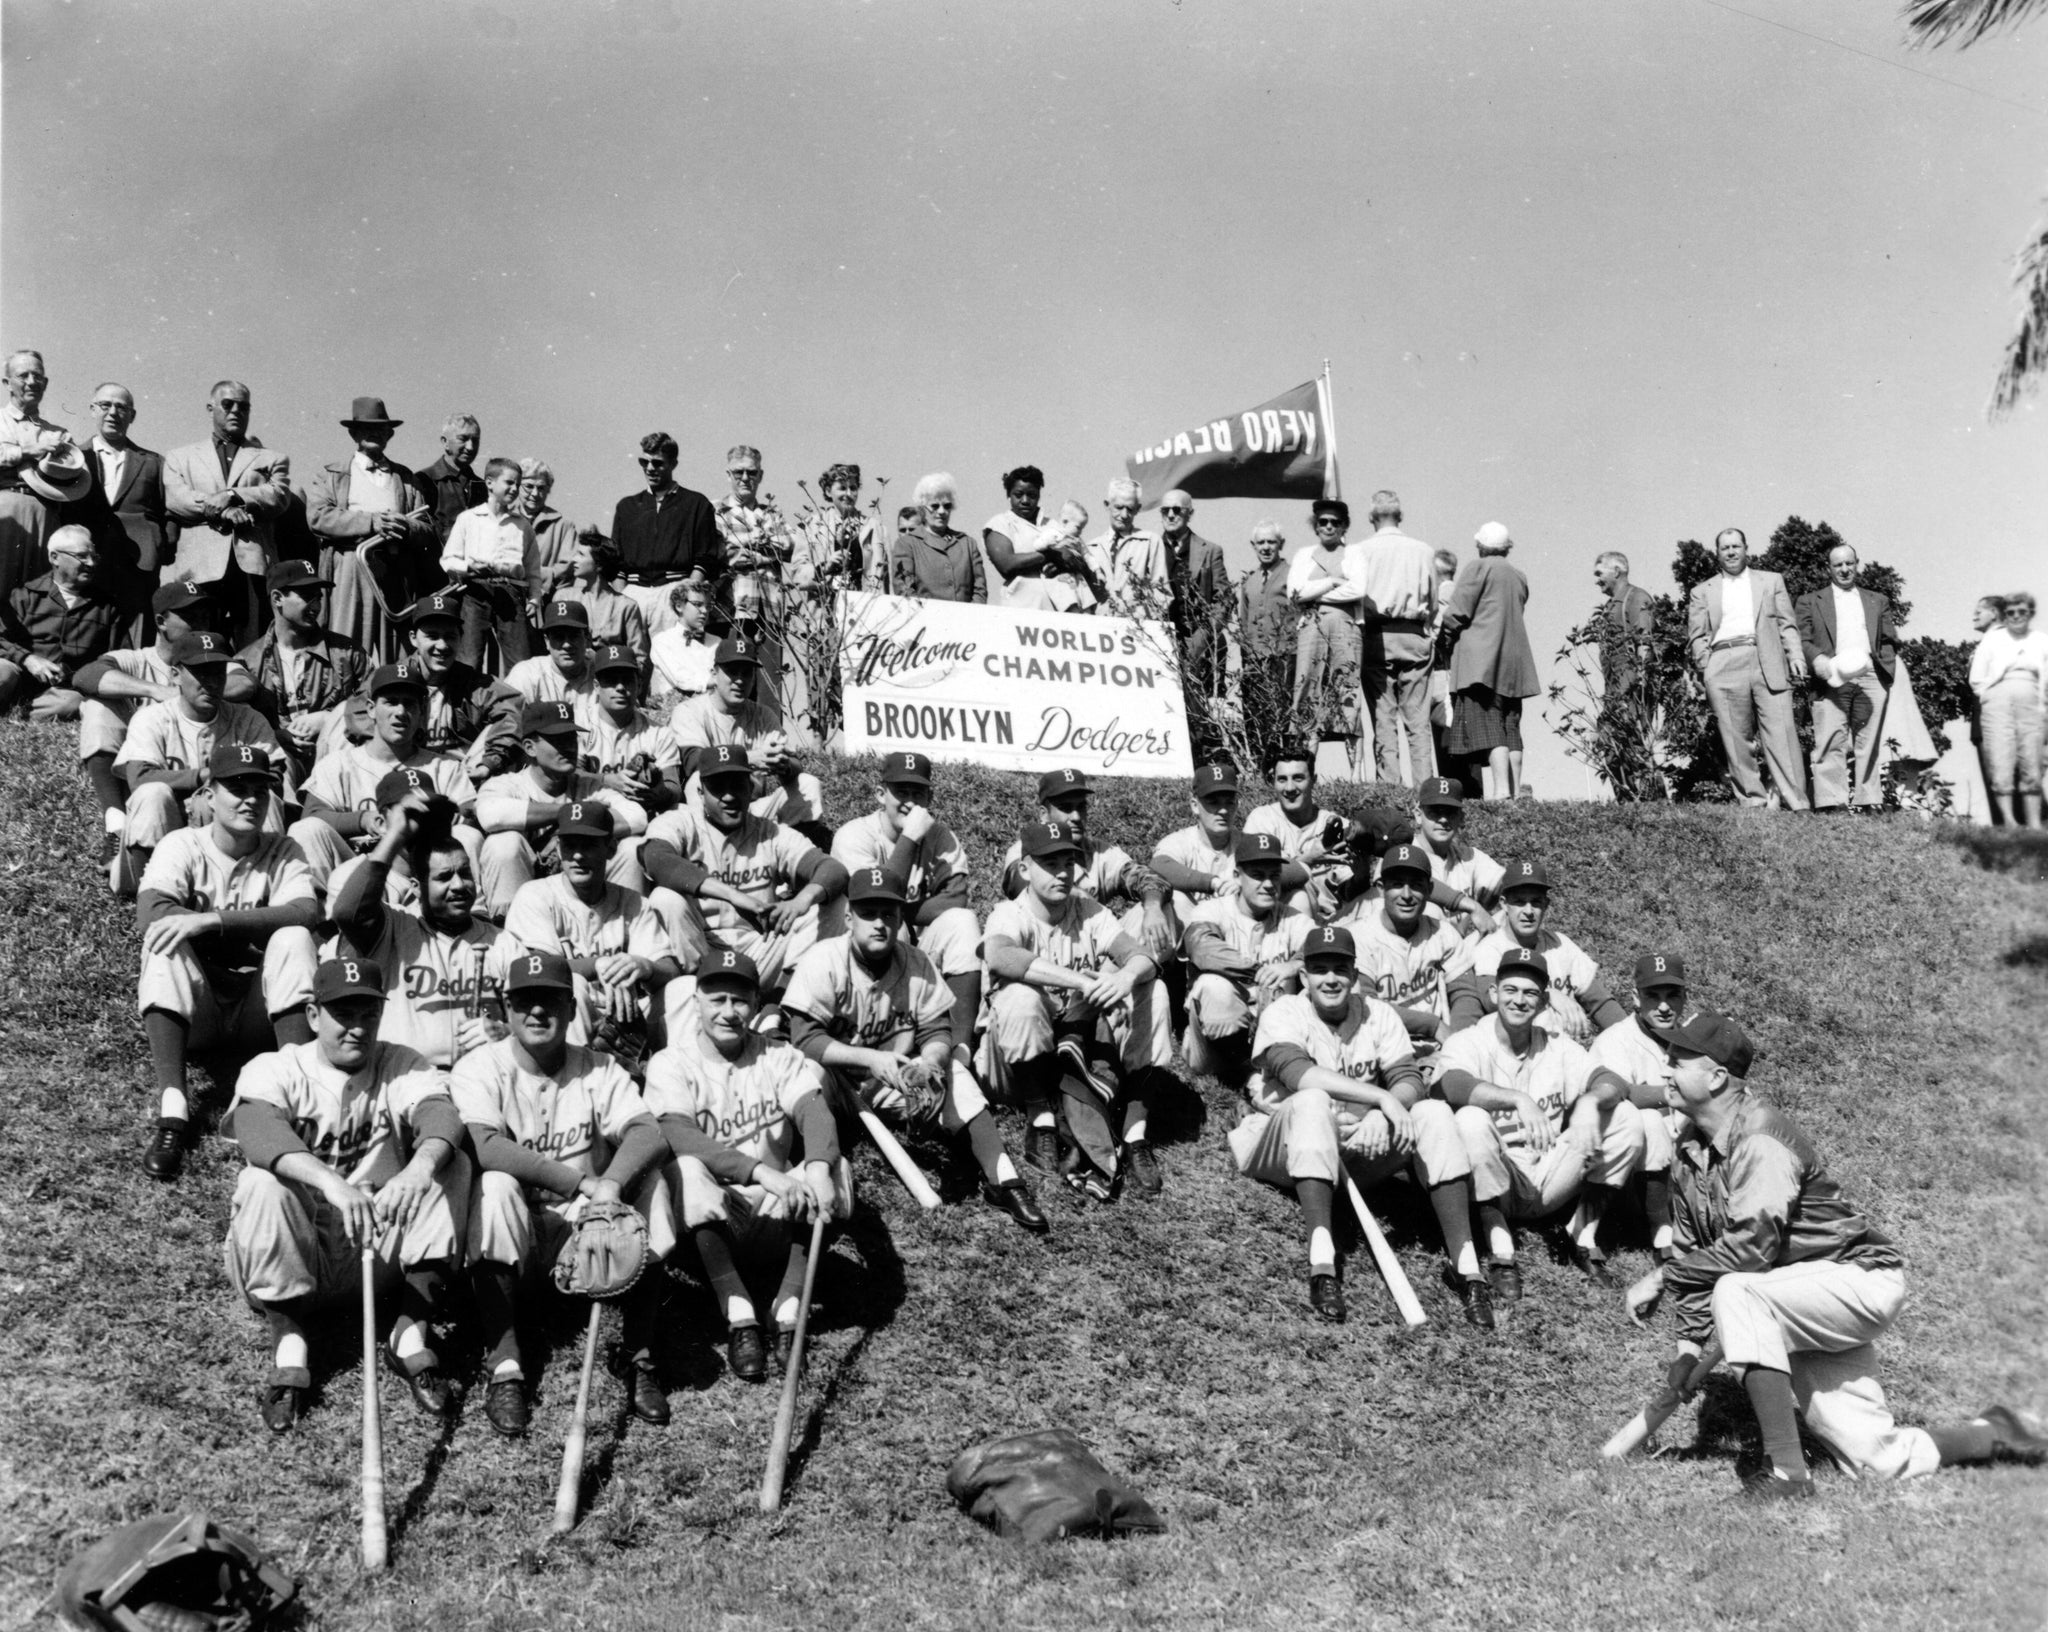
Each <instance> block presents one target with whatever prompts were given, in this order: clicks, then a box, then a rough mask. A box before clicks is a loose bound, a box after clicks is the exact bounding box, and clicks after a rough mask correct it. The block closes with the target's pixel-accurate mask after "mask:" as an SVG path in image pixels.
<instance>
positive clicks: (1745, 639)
mask: <svg viewBox="0 0 2048 1632" xmlns="http://www.w3.org/2000/svg"><path fill="white" fill-rule="evenodd" d="M1755 644H1756V636H1755V635H1737V636H1736V637H1735V638H1734V639H1733V640H1717V641H1715V642H1714V644H1713V645H1711V646H1709V647H1708V648H1707V650H1708V651H1710V652H1725V651H1727V650H1728V648H1729V647H1731V646H1754V645H1755Z"/></svg>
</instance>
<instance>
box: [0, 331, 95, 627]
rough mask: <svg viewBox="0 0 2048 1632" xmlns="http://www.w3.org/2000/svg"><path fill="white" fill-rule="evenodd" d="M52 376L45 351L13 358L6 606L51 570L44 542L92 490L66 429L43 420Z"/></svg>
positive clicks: (3, 474)
mask: <svg viewBox="0 0 2048 1632" xmlns="http://www.w3.org/2000/svg"><path fill="white" fill-rule="evenodd" d="M49 384H50V377H49V375H48V374H47V373H45V372H44V370H43V354H42V353H41V352H39V351H17V352H16V353H15V354H14V355H13V356H12V357H9V358H8V359H7V402H6V404H5V405H4V406H0V605H4V604H5V603H6V601H7V598H8V597H9V596H10V595H12V594H13V593H14V592H15V590H17V589H19V588H20V587H21V586H22V585H23V584H25V583H27V582H28V581H29V580H30V579H31V578H40V577H41V576H42V575H43V574H44V573H45V572H47V571H48V570H49V566H50V557H49V553H48V552H47V551H46V550H45V549H44V547H43V541H44V540H45V539H47V538H48V537H49V536H50V530H51V529H52V528H53V527H55V526H56V525H57V519H58V518H57V516H56V511H57V510H58V508H59V507H60V506H62V505H67V504H75V503H76V502H77V501H78V500H80V499H82V498H84V497H85V496H86V495H87V493H89V492H90V491H91V484H92V478H91V477H90V476H89V475H88V474H87V472H86V468H85V457H84V455H83V454H81V453H80V452H79V450H78V449H77V447H76V446H74V445H73V443H72V441H71V438H70V437H69V436H68V435H66V434H65V431H64V428H63V427H62V426H61V425H53V424H51V423H50V421H49V420H47V419H45V418H43V417H42V412H41V410H42V406H43V393H44V391H46V390H47V389H49Z"/></svg>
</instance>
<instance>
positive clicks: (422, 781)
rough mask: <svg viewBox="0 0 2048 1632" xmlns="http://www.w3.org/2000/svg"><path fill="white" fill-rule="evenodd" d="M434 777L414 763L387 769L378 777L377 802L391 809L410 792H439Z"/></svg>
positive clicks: (384, 807) (381, 806)
mask: <svg viewBox="0 0 2048 1632" xmlns="http://www.w3.org/2000/svg"><path fill="white" fill-rule="evenodd" d="M438 792H440V789H438V788H436V787H435V786H434V779H433V778H432V777H430V776H429V775H427V773H426V772H425V771H423V770H420V769H419V768H418V767H417V766H413V765H401V766H399V767H398V769H397V770H395V771H386V772H385V773H384V774H383V775H382V776H381V777H379V778H378V779H377V804H378V806H379V807H380V808H383V809H389V808H390V807H391V806H392V805H395V804H397V803H398V801H399V800H401V799H403V798H404V797H405V796H406V795H407V794H408V793H438Z"/></svg>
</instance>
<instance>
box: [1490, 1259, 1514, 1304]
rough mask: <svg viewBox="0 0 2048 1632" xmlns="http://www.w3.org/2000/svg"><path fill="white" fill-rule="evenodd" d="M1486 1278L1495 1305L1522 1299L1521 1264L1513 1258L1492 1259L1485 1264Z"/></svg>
mask: <svg viewBox="0 0 2048 1632" xmlns="http://www.w3.org/2000/svg"><path fill="white" fill-rule="evenodd" d="M1486 1279H1487V1281H1488V1283H1489V1284H1491V1286H1492V1287H1493V1301H1494V1303H1495V1304H1496V1305H1498V1304H1503V1303H1520V1302H1521V1301H1522V1266H1521V1265H1520V1264H1518V1263H1516V1262H1515V1261H1514V1259H1512V1258H1496V1259H1494V1260H1493V1261H1492V1262H1491V1263H1489V1264H1488V1265H1487V1266H1486Z"/></svg>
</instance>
